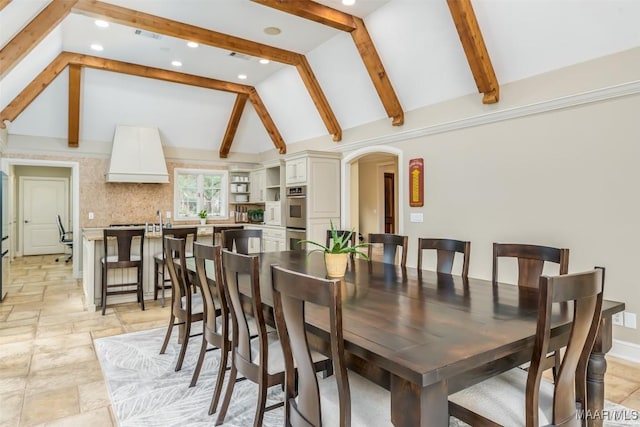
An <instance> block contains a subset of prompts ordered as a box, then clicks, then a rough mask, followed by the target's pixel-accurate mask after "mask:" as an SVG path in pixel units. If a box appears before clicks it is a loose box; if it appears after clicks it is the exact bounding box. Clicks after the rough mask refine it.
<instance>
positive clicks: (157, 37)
mask: <svg viewBox="0 0 640 427" xmlns="http://www.w3.org/2000/svg"><path fill="white" fill-rule="evenodd" d="M134 34H135V35H136V36H142V37H149V38H150V39H154V40H160V39H161V38H162V35H160V34H158V33H152V32H151V31H145V30H135V31H134Z"/></svg>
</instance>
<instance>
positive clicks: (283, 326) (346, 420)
mask: <svg viewBox="0 0 640 427" xmlns="http://www.w3.org/2000/svg"><path fill="white" fill-rule="evenodd" d="M271 277H272V279H271V283H272V286H273V302H274V312H275V317H276V326H277V328H278V333H279V335H280V342H281V344H282V351H283V354H284V355H285V364H284V365H285V373H286V384H285V425H287V426H293V427H298V426H309V425H312V426H322V425H323V424H322V416H321V408H320V391H319V388H318V379H317V376H316V372H315V369H314V366H313V361H312V360H311V356H310V351H309V346H308V341H307V335H306V329H305V317H304V314H305V309H304V308H305V304H306V303H307V302H309V303H313V304H315V305H318V306H320V307H327V308H328V309H329V328H330V331H329V334H330V337H331V338H330V345H331V358H332V359H333V368H334V374H335V376H336V382H337V384H338V398H339V401H340V425H341V426H345V425H350V424H351V406H350V405H351V399H350V392H349V380H348V377H347V368H346V362H345V355H344V339H343V336H342V297H341V287H340V280H339V279H320V278H316V277H312V276H307V275H304V274H301V273H295V272H292V271H289V270H286V269H284V268H281V267H278V266H276V265H272V266H271ZM296 368H297V371H298V387H297V392H296V384H295V382H296V380H295V377H296Z"/></svg>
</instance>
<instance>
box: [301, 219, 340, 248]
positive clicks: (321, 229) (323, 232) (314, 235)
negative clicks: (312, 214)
mask: <svg viewBox="0 0 640 427" xmlns="http://www.w3.org/2000/svg"><path fill="white" fill-rule="evenodd" d="M331 221H333V226H334V227H335V228H340V217H335V218H318V219H309V220H308V221H307V240H313V241H314V242H318V243H322V244H323V245H324V244H325V242H326V241H327V230H330V229H331ZM310 247H311V246H309V245H307V248H310Z"/></svg>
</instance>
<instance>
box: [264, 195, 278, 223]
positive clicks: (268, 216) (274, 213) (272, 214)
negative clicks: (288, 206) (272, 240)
mask: <svg viewBox="0 0 640 427" xmlns="http://www.w3.org/2000/svg"><path fill="white" fill-rule="evenodd" d="M281 218H282V205H281V203H280V201H277V202H266V203H265V206H264V223H265V224H267V225H281V223H282V221H281Z"/></svg>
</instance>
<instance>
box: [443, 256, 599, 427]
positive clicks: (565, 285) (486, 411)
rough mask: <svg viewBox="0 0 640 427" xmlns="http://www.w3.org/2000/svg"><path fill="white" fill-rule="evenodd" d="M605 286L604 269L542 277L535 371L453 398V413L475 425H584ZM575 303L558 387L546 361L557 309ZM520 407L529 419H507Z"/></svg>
mask: <svg viewBox="0 0 640 427" xmlns="http://www.w3.org/2000/svg"><path fill="white" fill-rule="evenodd" d="M603 288H604V270H603V269H599V268H596V269H594V270H591V271H588V272H583V273H575V274H565V275H560V276H553V277H549V276H542V277H541V278H540V283H539V310H538V320H537V326H536V336H535V341H534V347H533V354H532V357H531V365H530V367H529V371H528V372H527V373H525V372H524V371H522V370H520V369H513V370H511V371H508V372H507V373H505V374H501V375H500V376H498V377H497V378H496V377H494V378H491V379H489V380H486V381H483V382H481V383H478V384H476V385H474V386H472V387H470V388H468V389H464V390H462V391H460V392H458V393H455V394H453V395H451V396H450V402H449V409H450V414H451V415H453V416H455V417H456V418H459V419H461V420H462V421H464V422H466V423H469V424H471V425H473V426H481V425H496V424H495V423H497V424H498V425H518V424H519V425H526V426H527V427H532V426H538V425H541V424H542V425H547V424H551V425H572V426H573V425H575V426H577V425H580V423H581V421H580V419H581V418H580V416H579V415H580V412H579V411H581V410H588V408H587V407H586V402H587V396H586V394H587V381H586V378H587V362H588V360H589V355H590V354H591V348H592V347H593V345H594V342H595V340H596V335H597V332H598V326H599V324H600V314H601V309H602V295H603ZM569 302H571V303H572V304H573V309H571V310H565V312H567V313H571V314H570V315H572V323H571V330H570V333H569V335H568V336H569V342H568V345H567V349H566V351H565V354H564V357H562V363H561V365H560V371H559V373H558V378H557V379H556V381H555V385H554V384H551V383H549V382H546V381H544V380H542V372H543V370H544V366H543V365H544V363H543V362H544V360H545V358H546V355H547V353H548V352H549V345H550V342H551V327H552V324H553V321H554V317H555V316H556V313H557V310H556V312H554V310H553V306H554V305H556V304H559V303H569ZM556 321H557V320H556ZM517 391H519V393H518V392H517ZM504 408H509V409H510V410H509V411H505V410H504ZM518 408H520V410H521V413H520V416H521V417H522V416H523V415H524V417H525V418H524V420H522V419H520V420H514V419H507V418H504V417H509V416H513V415H514V414H518ZM501 409H502V410H501ZM582 420H583V421H584V416H583V418H582ZM516 421H519V422H516ZM523 421H525V422H523Z"/></svg>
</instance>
